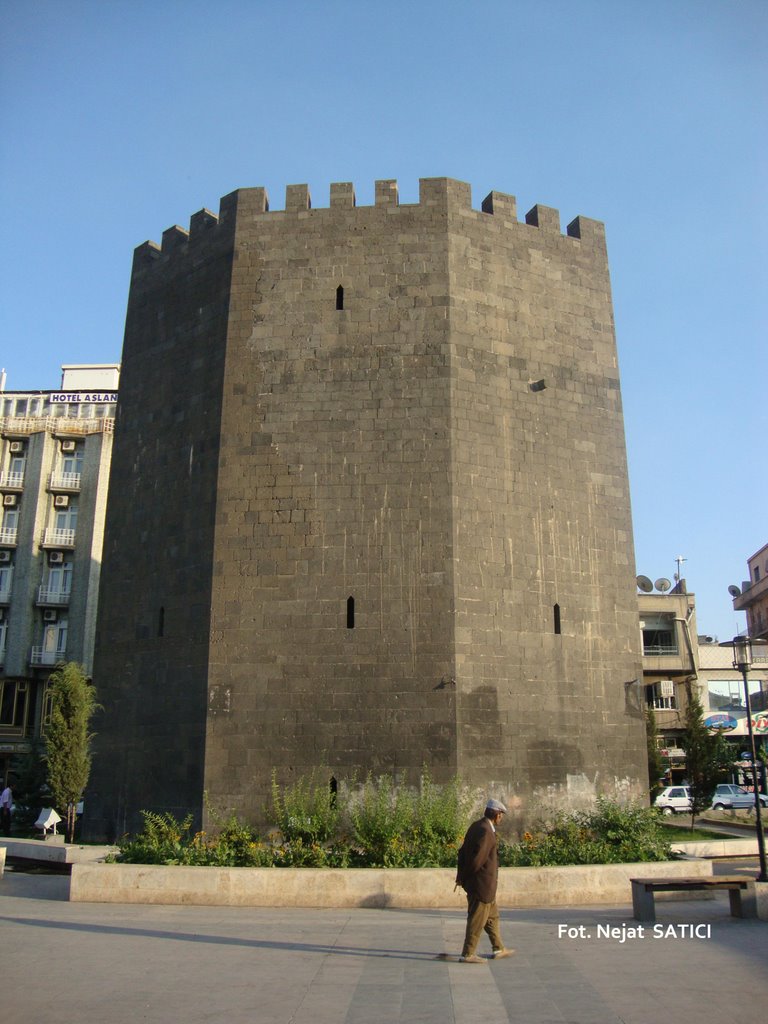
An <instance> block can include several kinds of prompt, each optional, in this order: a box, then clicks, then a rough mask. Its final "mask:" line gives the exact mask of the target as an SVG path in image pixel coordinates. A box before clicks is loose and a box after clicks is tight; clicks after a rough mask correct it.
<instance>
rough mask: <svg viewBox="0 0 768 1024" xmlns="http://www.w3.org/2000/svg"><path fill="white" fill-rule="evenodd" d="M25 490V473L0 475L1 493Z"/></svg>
mask: <svg viewBox="0 0 768 1024" xmlns="http://www.w3.org/2000/svg"><path fill="white" fill-rule="evenodd" d="M22 490H24V472H23V471H22V472H21V473H0V491H22Z"/></svg>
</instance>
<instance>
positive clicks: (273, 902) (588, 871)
mask: <svg viewBox="0 0 768 1024" xmlns="http://www.w3.org/2000/svg"><path fill="white" fill-rule="evenodd" d="M455 874H456V872H455V869H453V868H393V869H388V868H351V869H339V868H217V867H167V866H164V865H149V864H73V866H72V876H71V879H70V893H69V898H70V900H71V901H73V902H82V903H153V904H190V905H197V906H241V907H320V908H339V907H373V908H383V907H388V908H398V909H417V908H426V907H429V908H436V909H464V908H465V907H466V902H465V897H464V893H463V892H462V891H461V890H460V889H458V890H454V878H455ZM711 874H712V864H711V862H710V861H703V860H702V861H694V862H691V861H683V862H681V861H663V862H660V863H650V864H649V863H640V864H596V865H572V866H568V867H557V868H502V869H501V871H500V872H499V888H498V897H497V898H498V900H499V903H500V904H501V905H503V906H504V907H510V908H511V907H547V906H568V905H584V904H600V903H627V902H629V901H630V890H631V886H630V879H631V878H632V877H636V876H638V875H642V876H644V877H647V876H651V877H653V876H660V877H661V876H663V877H669V876H677V875H680V876H691V875H711Z"/></svg>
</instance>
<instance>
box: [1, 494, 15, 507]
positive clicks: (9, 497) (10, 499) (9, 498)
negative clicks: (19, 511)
mask: <svg viewBox="0 0 768 1024" xmlns="http://www.w3.org/2000/svg"><path fill="white" fill-rule="evenodd" d="M15 504H16V495H15V494H4V495H3V505H4V507H5V508H13V506H14V505H15Z"/></svg>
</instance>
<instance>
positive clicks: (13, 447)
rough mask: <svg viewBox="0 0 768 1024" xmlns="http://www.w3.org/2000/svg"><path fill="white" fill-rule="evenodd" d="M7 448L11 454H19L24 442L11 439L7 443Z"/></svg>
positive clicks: (22, 449)
mask: <svg viewBox="0 0 768 1024" xmlns="http://www.w3.org/2000/svg"><path fill="white" fill-rule="evenodd" d="M8 450H9V451H10V453H11V455H21V453H22V452H23V451H24V442H23V441H11V443H10V444H9V445H8Z"/></svg>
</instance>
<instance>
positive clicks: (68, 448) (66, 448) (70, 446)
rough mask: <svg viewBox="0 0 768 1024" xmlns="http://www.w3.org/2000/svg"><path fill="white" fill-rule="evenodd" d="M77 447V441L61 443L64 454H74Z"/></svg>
mask: <svg viewBox="0 0 768 1024" xmlns="http://www.w3.org/2000/svg"><path fill="white" fill-rule="evenodd" d="M76 446H77V445H76V442H75V441H62V442H61V450H62V451H63V452H73V451H74V450H75V448H76Z"/></svg>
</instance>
